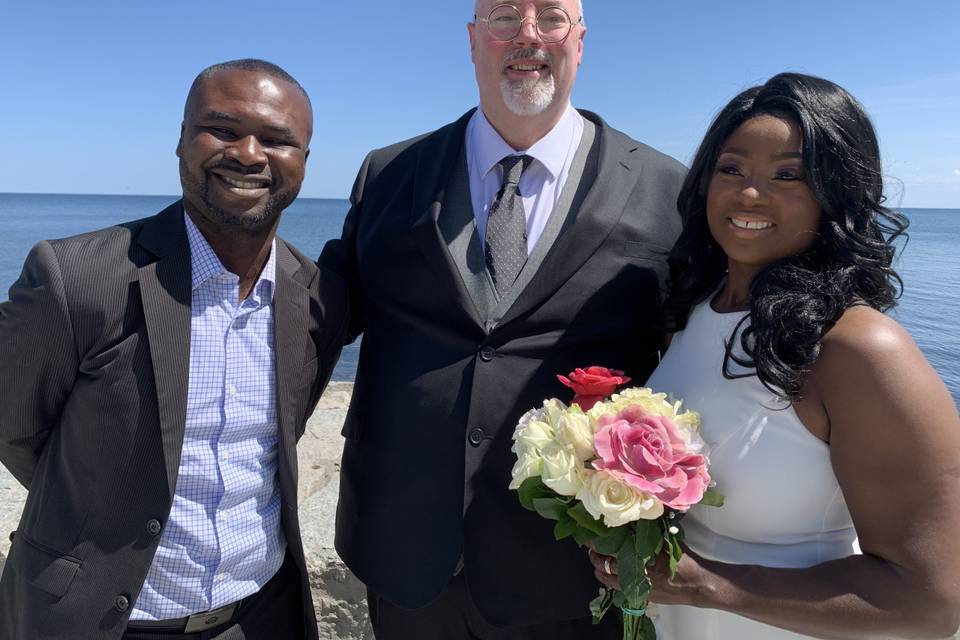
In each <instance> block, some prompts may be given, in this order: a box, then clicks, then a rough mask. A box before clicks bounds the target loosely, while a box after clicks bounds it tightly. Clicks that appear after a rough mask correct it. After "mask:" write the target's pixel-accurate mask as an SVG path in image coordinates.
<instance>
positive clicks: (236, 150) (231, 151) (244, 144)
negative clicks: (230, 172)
mask: <svg viewBox="0 0 960 640" xmlns="http://www.w3.org/2000/svg"><path fill="white" fill-rule="evenodd" d="M224 155H225V156H226V157H227V158H230V159H232V160H236V161H237V162H239V163H240V164H242V165H244V166H247V167H249V166H253V165H258V164H266V163H267V156H266V154H265V153H264V152H263V145H261V144H260V140H258V139H257V137H256V136H255V135H252V134H251V135H248V136H246V137H245V138H240V139H239V140H237V141H236V142H234V143H233V144H232V145H230V146H229V147H227V149H226V150H225V151H224Z"/></svg>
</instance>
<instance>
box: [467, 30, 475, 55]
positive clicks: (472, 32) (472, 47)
mask: <svg viewBox="0 0 960 640" xmlns="http://www.w3.org/2000/svg"><path fill="white" fill-rule="evenodd" d="M467 33H469V34H470V59H471V60H472V61H473V62H476V61H477V58H476V55H477V25H476V24H474V23H473V22H468V23H467Z"/></svg>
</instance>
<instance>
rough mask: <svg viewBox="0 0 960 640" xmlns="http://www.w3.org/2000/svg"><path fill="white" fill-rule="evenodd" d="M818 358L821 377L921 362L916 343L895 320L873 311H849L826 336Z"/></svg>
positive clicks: (856, 308) (862, 307)
mask: <svg viewBox="0 0 960 640" xmlns="http://www.w3.org/2000/svg"><path fill="white" fill-rule="evenodd" d="M820 344H821V351H820V356H819V358H818V365H819V366H818V369H821V370H822V371H820V373H824V374H829V373H830V372H831V371H833V370H834V369H839V370H840V371H839V373H843V371H844V370H847V369H851V368H854V369H855V368H859V367H863V366H868V367H875V366H877V365H882V364H889V363H890V361H891V360H897V361H900V362H901V364H903V360H904V359H913V358H920V359H923V355H922V354H921V352H920V349H919V347H917V344H916V342H914V340H913V338H912V337H910V334H909V333H907V330H906V329H904V328H903V327H902V326H901V325H900V324H899V323H898V322H897V321H896V320H894V319H893V318H891V317H889V316H887V315H886V314H884V313H881V312H880V311H877V310H876V309H873V308H871V307H867V306H863V305H858V306H854V307H851V308H849V309H847V310H846V311H845V312H844V313H843V315H842V316H841V317H840V319H839V320H838V321H837V323H836V324H835V325H834V326H833V327H831V328H830V330H829V331H827V333H826V334H824V336H823V338H822V340H821V342H820Z"/></svg>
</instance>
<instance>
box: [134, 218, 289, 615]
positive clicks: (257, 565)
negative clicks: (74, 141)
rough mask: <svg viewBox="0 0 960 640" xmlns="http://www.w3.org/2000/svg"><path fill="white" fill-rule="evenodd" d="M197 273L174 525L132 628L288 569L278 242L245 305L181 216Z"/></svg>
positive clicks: (198, 607)
mask: <svg viewBox="0 0 960 640" xmlns="http://www.w3.org/2000/svg"><path fill="white" fill-rule="evenodd" d="M183 217H184V222H185V224H186V226H187V237H188V238H189V242H190V255H191V266H192V273H193V277H192V283H193V297H192V305H191V306H192V318H191V322H190V384H189V391H188V393H187V422H186V430H185V432H184V436H183V452H182V453H181V456H180V472H179V475H178V476H177V487H176V493H175V495H174V498H173V507H172V509H171V511H170V517H169V519H168V520H167V523H166V525H165V527H164V530H163V535H162V536H161V539H160V546H159V548H158V549H157V553H156V556H154V559H153V564H152V565H151V567H150V571H149V572H148V573H147V579H146V581H145V582H144V584H143V589H142V590H141V592H140V596H139V597H138V598H137V602H136V605H135V606H134V608H133V612H132V614H131V615H130V619H131V620H169V619H171V618H180V617H183V616H188V615H191V614H194V613H199V612H202V611H208V610H210V609H216V608H218V607H222V606H224V605H227V604H230V603H232V602H235V601H237V600H240V599H242V598H244V597H246V596H248V595H250V594H253V593H255V592H257V591H258V590H259V589H260V588H261V587H262V586H263V585H264V584H266V583H267V581H268V580H269V579H270V578H271V577H273V574H274V573H276V571H277V569H279V568H280V565H281V564H282V562H283V557H284V554H285V552H286V539H285V538H284V535H283V531H282V529H281V526H280V486H279V483H278V482H277V466H278V455H279V451H278V433H277V428H278V427H277V394H276V378H275V376H274V369H275V364H274V342H273V306H272V304H273V293H274V288H275V286H276V241H274V245H273V248H272V250H271V251H270V258H269V260H268V261H267V264H266V265H265V266H264V268H263V272H262V273H261V274H260V278H259V279H258V280H257V283H256V285H254V287H253V291H252V292H251V294H250V295H249V296H248V297H247V299H246V300H244V301H243V302H242V303H240V302H239V298H240V280H239V278H238V277H237V276H236V275H234V274H232V273H230V272H229V271H227V270H226V268H225V267H224V266H223V264H222V263H221V262H220V260H219V258H217V255H216V254H215V253H214V252H213V249H211V248H210V245H209V244H208V243H207V241H206V240H205V239H204V237H203V235H201V233H200V231H199V230H198V229H197V227H196V226H194V224H193V222H192V221H191V220H190V218H189V217H188V216H187V215H186V214H184V216H183Z"/></svg>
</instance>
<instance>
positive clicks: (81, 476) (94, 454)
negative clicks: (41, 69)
mask: <svg viewBox="0 0 960 640" xmlns="http://www.w3.org/2000/svg"><path fill="white" fill-rule="evenodd" d="M311 132H312V112H311V107H310V101H309V98H308V97H307V95H306V92H305V91H304V90H303V88H302V87H301V86H300V85H299V84H298V83H297V82H296V80H294V79H293V78H292V77H290V76H289V75H288V74H287V73H286V72H284V71H283V70H282V69H280V68H279V67H277V66H275V65H273V64H270V63H268V62H264V61H261V60H237V61H232V62H228V63H223V64H219V65H214V66H213V67H210V68H208V69H206V70H205V71H203V72H202V73H201V74H200V75H199V76H198V77H197V79H196V80H195V81H194V83H193V86H192V87H191V89H190V93H189V96H188V98H187V102H186V107H185V109H184V120H183V127H182V129H181V135H180V141H179V143H178V145H177V156H178V157H179V159H180V176H181V183H182V186H183V200H182V201H179V202H176V203H174V204H173V205H171V206H170V207H169V208H167V209H166V210H164V211H162V212H160V213H159V214H157V215H155V216H153V217H150V218H146V219H143V220H137V221H135V222H130V223H127V224H122V225H119V226H116V227H111V228H109V229H104V230H101V231H95V232H92V233H88V234H84V235H81V236H77V237H73V238H67V239H65V240H54V241H47V242H41V243H39V244H38V245H36V246H35V247H34V248H33V250H32V251H31V252H30V255H29V256H28V258H27V260H26V264H25V266H24V269H23V273H22V275H21V276H20V278H19V279H18V280H17V282H16V283H15V284H14V285H13V287H12V288H11V290H10V300H9V301H8V302H5V303H3V304H2V305H0V363H2V366H0V389H2V394H3V395H2V400H0V461H2V463H3V464H4V466H6V467H7V469H9V470H10V472H11V473H12V474H13V475H14V477H16V478H17V480H19V481H20V482H21V483H22V484H23V485H24V486H25V487H27V488H28V490H29V495H28V498H27V502H26V506H25V508H24V511H23V515H22V518H21V520H20V525H19V527H18V530H17V532H16V534H15V536H14V538H13V544H12V547H11V549H10V555H9V558H8V560H7V563H6V566H5V568H4V571H3V576H2V578H0V639H2V640H42V639H59V640H68V639H69V640H81V639H89V640H94V639H97V640H102V639H118V638H121V637H122V638H128V639H130V640H141V639H142V640H146V639H148V638H150V639H156V638H171V639H180V638H182V639H187V638H191V639H194V638H197V639H198V638H201V637H202V638H204V639H206V638H224V639H226V638H247V639H264V640H266V639H271V640H272V639H275V638H281V639H287V638H291V639H292V638H297V639H300V638H316V637H317V628H316V619H315V614H314V611H313V606H312V604H311V598H310V589H309V584H308V582H307V574H306V570H305V563H304V556H303V548H302V546H301V543H300V530H299V524H298V518H297V500H296V487H297V481H296V475H297V466H296V461H297V459H296V451H295V445H296V441H297V439H298V438H299V437H300V435H301V434H302V433H303V431H304V426H305V423H306V420H307V418H308V417H309V415H310V413H311V411H312V410H313V407H314V406H315V404H316V402H317V399H318V397H319V395H320V392H321V391H322V389H323V387H324V386H325V384H326V382H327V380H328V379H329V377H330V373H331V370H332V367H333V364H334V362H335V360H336V357H337V355H338V354H339V350H340V346H341V344H342V340H343V333H344V331H345V328H346V306H345V305H346V289H345V286H344V284H343V283H342V281H341V280H340V279H339V278H338V277H337V276H335V275H333V274H330V273H325V272H322V271H320V270H318V268H317V267H316V265H315V264H314V263H313V262H311V261H310V260H308V259H306V258H305V257H304V256H302V255H301V254H300V253H299V252H297V251H296V250H295V249H294V248H293V247H292V246H290V245H289V244H287V243H286V242H284V241H283V240H282V239H280V238H278V237H276V230H277V225H278V223H279V220H280V214H281V212H282V210H283V209H284V208H285V207H287V206H288V205H289V204H290V203H291V202H293V200H294V198H296V196H297V193H298V192H299V189H300V184H301V182H302V180H303V176H304V168H305V163H306V160H307V156H308V154H309V143H310V136H311Z"/></svg>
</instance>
